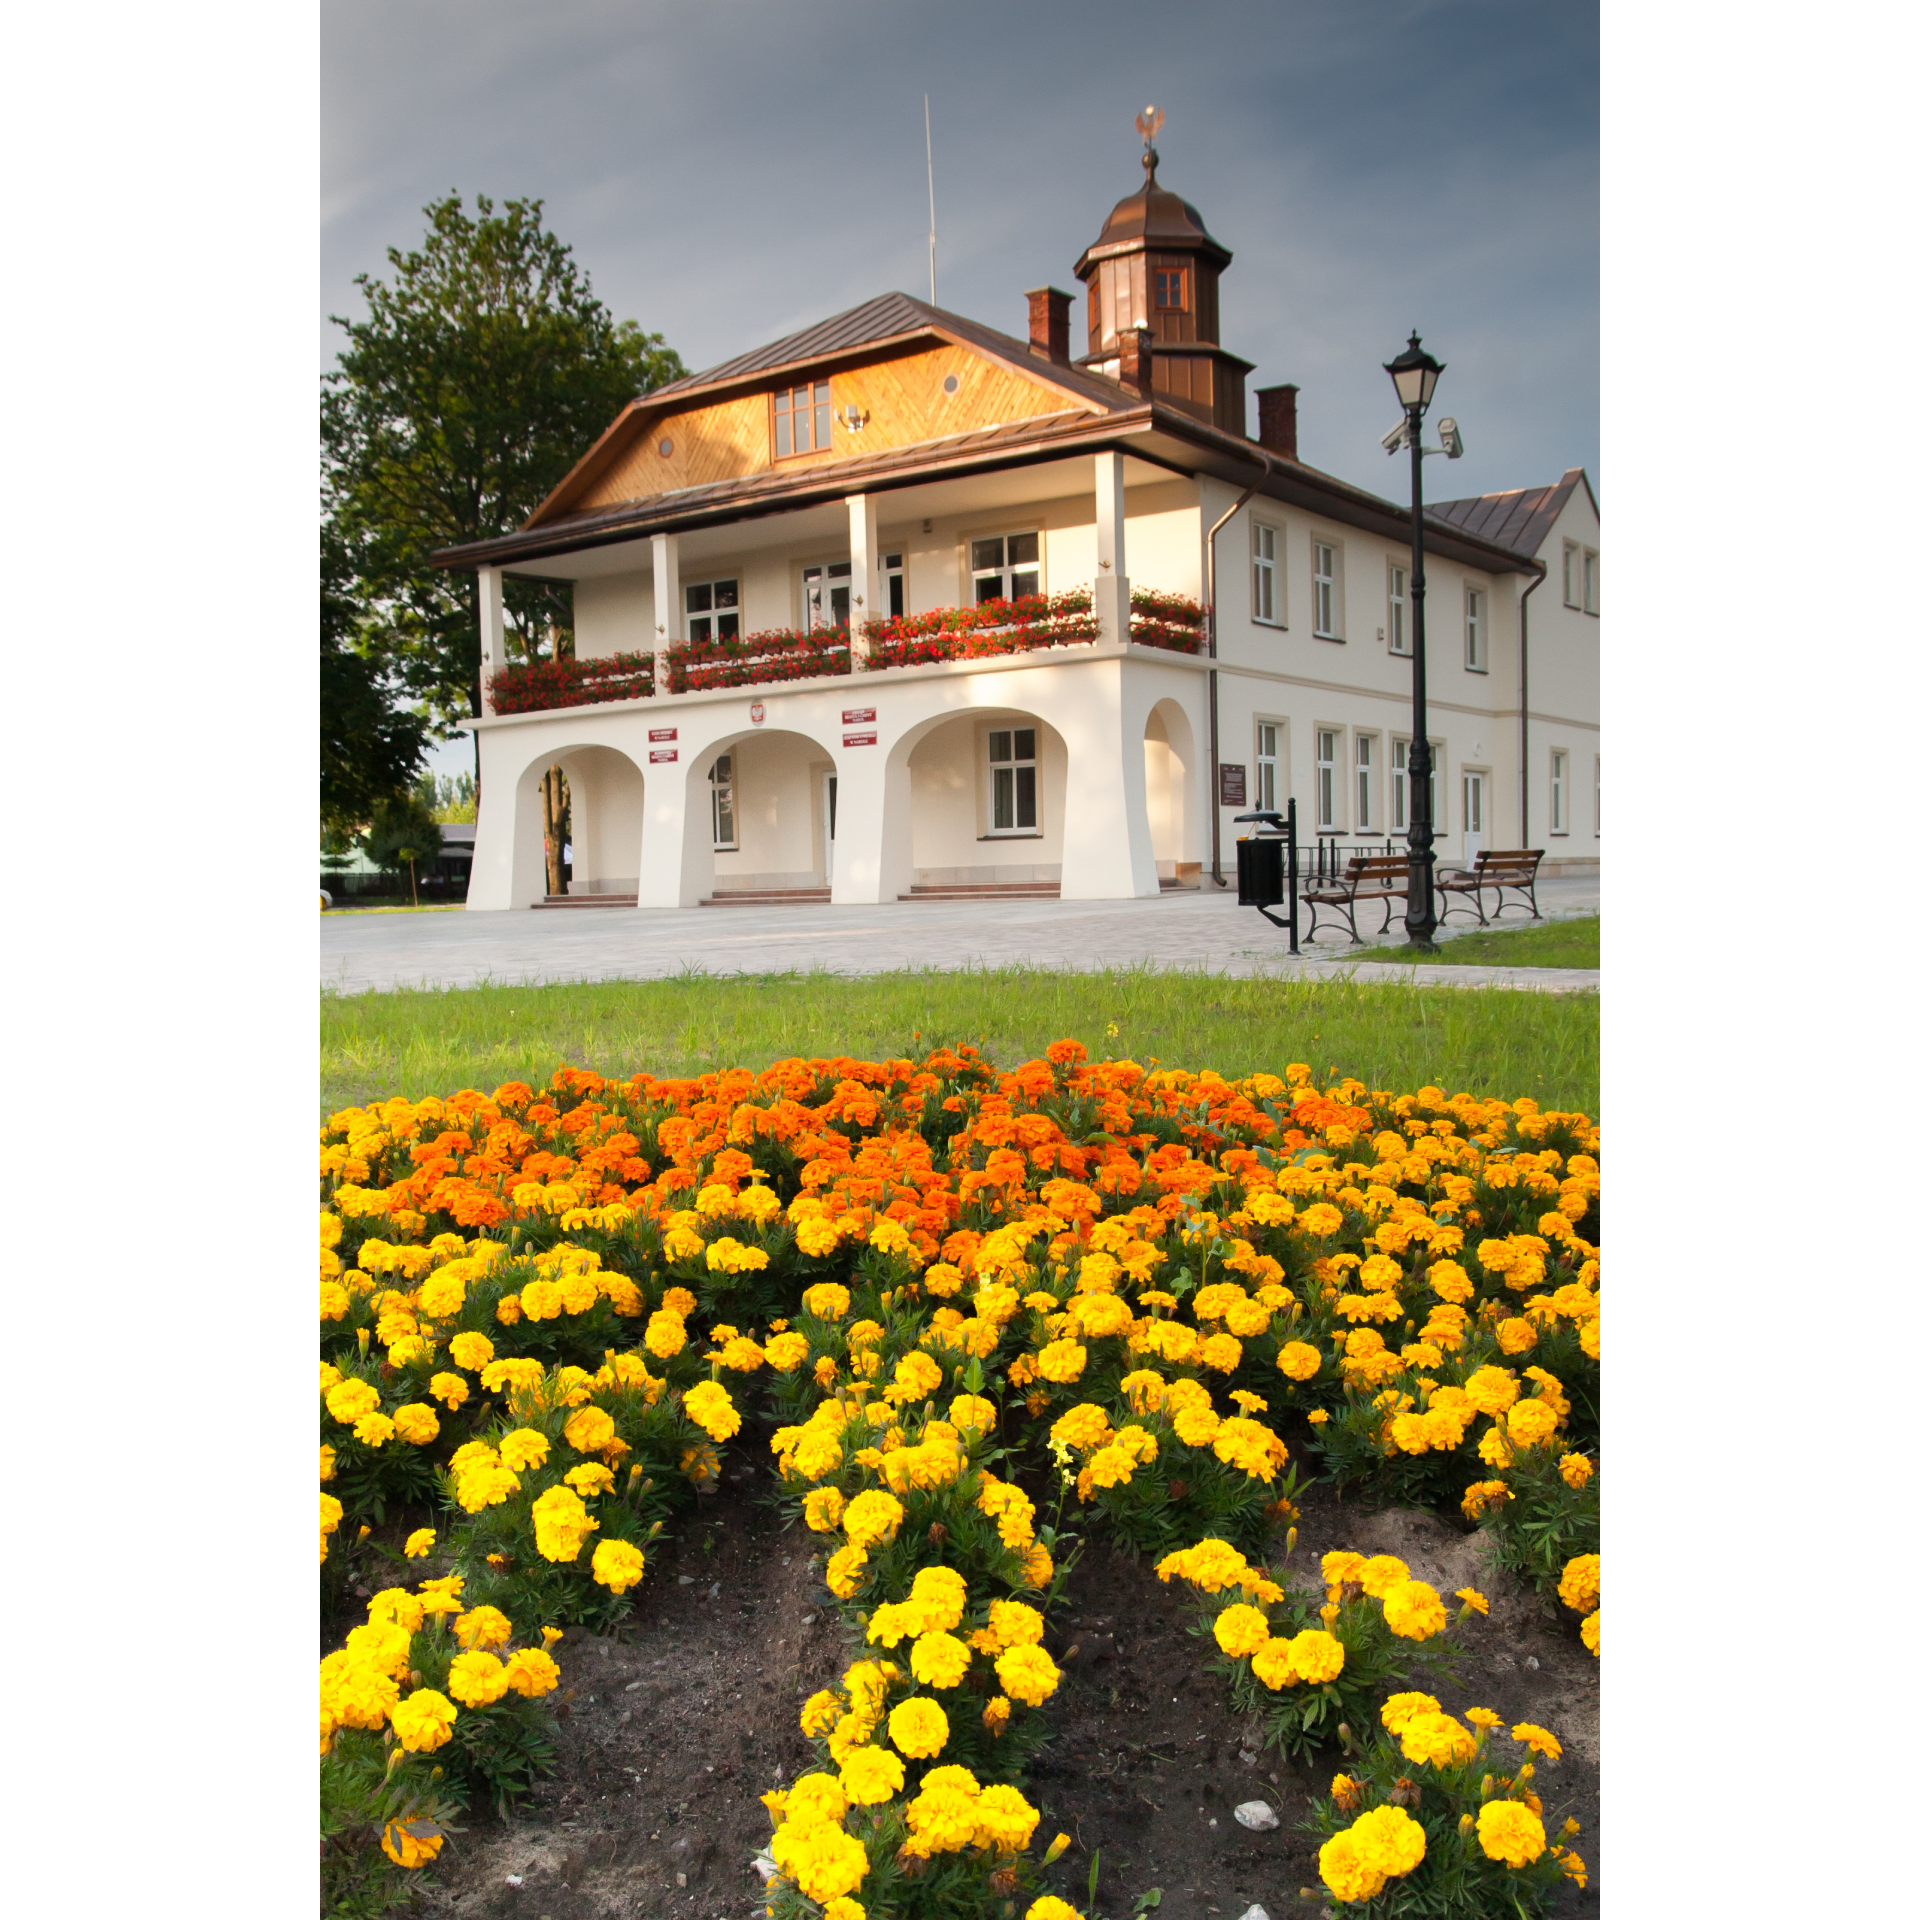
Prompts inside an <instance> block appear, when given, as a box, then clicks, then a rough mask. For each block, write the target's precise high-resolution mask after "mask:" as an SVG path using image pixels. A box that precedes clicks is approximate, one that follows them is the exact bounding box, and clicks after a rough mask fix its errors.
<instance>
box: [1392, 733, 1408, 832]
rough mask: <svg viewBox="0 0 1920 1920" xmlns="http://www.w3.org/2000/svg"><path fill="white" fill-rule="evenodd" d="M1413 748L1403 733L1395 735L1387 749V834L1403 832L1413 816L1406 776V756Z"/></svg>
mask: <svg viewBox="0 0 1920 1920" xmlns="http://www.w3.org/2000/svg"><path fill="white" fill-rule="evenodd" d="M1412 748H1413V743H1412V741H1410V740H1408V739H1407V738H1405V736H1404V735H1402V736H1399V737H1397V738H1396V739H1395V740H1394V742H1393V744H1392V746H1391V747H1390V748H1389V749H1388V751H1387V794H1388V807H1387V818H1388V819H1389V820H1390V821H1391V822H1392V825H1391V826H1389V827H1388V828H1387V832H1388V833H1389V834H1395V833H1405V832H1406V830H1407V826H1408V823H1409V822H1410V821H1411V820H1412V818H1413V812H1412V807H1413V786H1412V783H1411V782H1410V781H1409V779H1408V778H1407V757H1408V755H1409V754H1410V753H1411V751H1412Z"/></svg>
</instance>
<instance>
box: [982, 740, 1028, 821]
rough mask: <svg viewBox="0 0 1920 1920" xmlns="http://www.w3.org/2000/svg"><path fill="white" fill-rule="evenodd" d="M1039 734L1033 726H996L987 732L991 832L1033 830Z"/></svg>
mask: <svg viewBox="0 0 1920 1920" xmlns="http://www.w3.org/2000/svg"><path fill="white" fill-rule="evenodd" d="M1038 745H1039V734H1038V732H1037V731H1036V729H1034V728H1032V727H996V728H995V729H994V730H993V731H992V732H991V733H989V734H988V735H987V776H988V779H989V781H990V783H991V786H992V796H991V798H992V813H991V821H992V824H991V825H990V826H989V828H988V829H987V830H988V832H990V833H1036V832H1038V831H1039V821H1040V766H1039V755H1038Z"/></svg>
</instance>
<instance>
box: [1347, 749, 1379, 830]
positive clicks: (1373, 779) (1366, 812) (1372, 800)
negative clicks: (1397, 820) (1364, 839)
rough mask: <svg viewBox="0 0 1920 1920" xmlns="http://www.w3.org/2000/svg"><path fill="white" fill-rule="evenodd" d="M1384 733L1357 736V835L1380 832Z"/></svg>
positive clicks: (1355, 804) (1354, 825)
mask: <svg viewBox="0 0 1920 1920" xmlns="http://www.w3.org/2000/svg"><path fill="white" fill-rule="evenodd" d="M1379 775H1380V736H1379V735H1378V734H1377V733H1359V732H1356V733H1355V734H1354V736H1353V830H1354V833H1355V834H1356V835H1358V834H1362V833H1368V834H1371V833H1378V832H1379V831H1380V828H1379V825H1378V819H1377V816H1378V812H1379V804H1378V803H1379V790H1380V789H1379Z"/></svg>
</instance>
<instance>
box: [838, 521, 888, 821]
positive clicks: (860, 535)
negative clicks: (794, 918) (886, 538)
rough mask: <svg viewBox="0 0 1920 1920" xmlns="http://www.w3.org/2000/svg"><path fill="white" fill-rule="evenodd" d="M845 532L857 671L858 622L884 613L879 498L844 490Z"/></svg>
mask: <svg viewBox="0 0 1920 1920" xmlns="http://www.w3.org/2000/svg"><path fill="white" fill-rule="evenodd" d="M847 534H848V539H849V541H850V543H851V546H852V550H853V607H852V613H851V618H850V619H849V621H848V627H849V635H848V637H849V639H850V640H851V642H852V646H853V670H854V672H855V673H858V672H859V671H860V669H861V668H862V667H864V666H865V665H866V661H867V643H866V641H865V640H864V639H862V638H861V634H860V623H861V621H863V620H880V619H884V618H885V617H886V615H885V609H884V608H882V606H881V605H880V502H879V500H878V499H877V498H876V497H875V496H874V495H873V494H870V493H850V494H848V496H847ZM837 851H838V850H837V849H836V855H837Z"/></svg>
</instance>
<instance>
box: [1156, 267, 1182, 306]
mask: <svg viewBox="0 0 1920 1920" xmlns="http://www.w3.org/2000/svg"><path fill="white" fill-rule="evenodd" d="M1153 304H1154V305H1155V306H1156V307H1158V308H1159V309H1160V310H1161V311H1162V312H1163V313H1184V312H1185V311H1186V307H1187V270H1186V269H1185V268H1184V267H1159V268H1157V269H1155V272H1154V276H1153Z"/></svg>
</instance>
